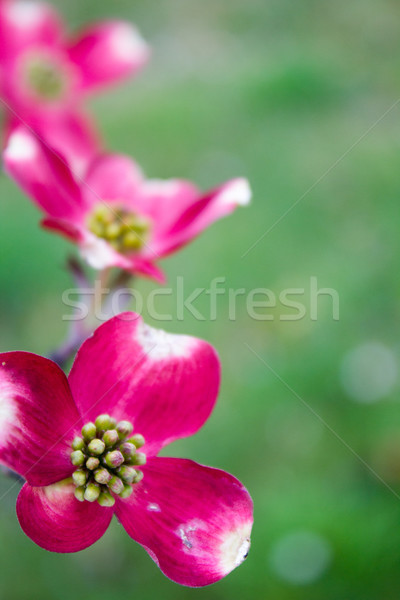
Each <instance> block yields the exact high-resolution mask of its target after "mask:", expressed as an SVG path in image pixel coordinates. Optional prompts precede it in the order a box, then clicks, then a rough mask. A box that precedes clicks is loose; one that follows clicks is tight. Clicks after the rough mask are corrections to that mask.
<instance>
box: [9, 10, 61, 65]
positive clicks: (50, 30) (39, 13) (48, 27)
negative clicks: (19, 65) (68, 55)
mask: <svg viewBox="0 0 400 600" xmlns="http://www.w3.org/2000/svg"><path fill="white" fill-rule="evenodd" d="M62 36H63V26H62V24H61V21H60V18H59V16H58V14H57V13H56V11H55V10H54V9H53V8H52V7H51V6H50V5H49V4H45V3H44V2H33V1H27V0H20V1H19V0H17V1H10V0H2V1H1V2H0V38H1V46H0V57H1V59H2V60H4V59H12V58H14V56H15V55H16V54H17V53H19V52H21V51H23V50H24V49H25V48H29V47H31V46H37V45H41V46H43V45H44V46H57V45H58V44H60V43H61V40H62Z"/></svg>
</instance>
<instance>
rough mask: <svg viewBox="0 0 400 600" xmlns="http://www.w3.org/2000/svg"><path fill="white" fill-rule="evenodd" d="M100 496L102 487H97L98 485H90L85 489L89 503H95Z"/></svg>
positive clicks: (85, 496)
mask: <svg viewBox="0 0 400 600" xmlns="http://www.w3.org/2000/svg"><path fill="white" fill-rule="evenodd" d="M99 496H100V487H99V486H98V485H97V483H89V484H88V485H87V486H86V489H85V494H84V498H85V500H87V501H88V502H95V501H96V500H97V498H98V497H99Z"/></svg>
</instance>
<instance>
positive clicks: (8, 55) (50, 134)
mask: <svg viewBox="0 0 400 600" xmlns="http://www.w3.org/2000/svg"><path fill="white" fill-rule="evenodd" d="M148 56H149V49H148V46H147V45H146V43H145V42H144V41H143V39H142V38H141V37H140V35H139V33H138V32H137V30H136V29H135V28H134V27H133V26H132V25H130V24H128V23H125V22H123V21H109V22H103V23H98V24H95V25H92V26H90V27H89V28H88V29H86V30H84V31H82V32H81V33H80V34H79V35H78V36H77V37H76V38H74V39H71V38H69V37H68V36H67V34H66V32H65V28H64V26H63V23H62V21H61V19H60V17H59V15H58V14H57V13H56V11H55V10H54V9H53V7H51V6H50V5H48V4H45V3H42V2H33V1H32V2H31V1H21V0H2V2H0V95H1V97H2V99H3V107H4V108H5V109H6V115H7V123H6V132H10V131H12V130H13V128H14V127H15V126H16V125H18V124H20V123H21V122H22V123H25V124H27V125H28V126H29V127H31V128H32V129H33V130H34V131H35V132H36V133H37V134H38V135H39V136H42V137H43V138H44V139H45V140H46V141H47V142H48V143H49V144H50V145H51V146H53V147H54V148H55V149H57V150H59V151H60V152H61V154H62V155H63V156H65V157H67V158H68V159H69V161H70V162H71V164H72V165H73V168H74V170H75V171H77V172H81V171H82V168H83V165H84V164H85V163H86V160H87V158H88V156H91V155H92V154H93V153H94V152H95V151H96V149H97V148H98V145H99V140H98V138H97V134H96V131H95V129H94V127H93V124H92V122H91V120H90V119H89V117H88V116H87V115H86V114H85V113H84V112H83V110H82V100H83V98H84V97H85V96H86V95H87V94H88V93H90V92H93V91H96V90H98V89H99V88H101V87H102V86H105V85H109V84H113V83H115V82H117V81H119V80H121V79H123V78H126V77H128V76H129V75H132V74H133V73H135V72H136V71H137V70H138V69H140V68H141V67H142V66H143V65H144V64H145V62H146V61H147V59H148Z"/></svg>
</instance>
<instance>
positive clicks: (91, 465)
mask: <svg viewBox="0 0 400 600" xmlns="http://www.w3.org/2000/svg"><path fill="white" fill-rule="evenodd" d="M99 464H100V461H99V459H98V458H95V457H94V456H91V457H90V458H88V459H87V461H86V466H87V468H88V469H90V470H91V471H94V470H95V469H97V467H98V466H99Z"/></svg>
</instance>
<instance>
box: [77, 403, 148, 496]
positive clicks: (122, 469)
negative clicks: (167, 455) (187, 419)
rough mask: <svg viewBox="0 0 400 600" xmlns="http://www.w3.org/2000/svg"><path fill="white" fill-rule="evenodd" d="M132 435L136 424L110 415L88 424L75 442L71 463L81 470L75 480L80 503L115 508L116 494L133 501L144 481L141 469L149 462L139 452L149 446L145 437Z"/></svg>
mask: <svg viewBox="0 0 400 600" xmlns="http://www.w3.org/2000/svg"><path fill="white" fill-rule="evenodd" d="M132 432H133V425H132V423H130V422H129V421H119V422H118V423H117V421H116V420H115V419H113V418H112V417H110V416H109V415H100V416H99V417H97V419H96V421H95V422H94V423H86V425H84V427H83V428H82V437H79V436H78V437H76V438H75V439H74V441H73V442H72V450H73V452H72V453H71V462H72V464H73V465H74V466H75V467H77V469H76V471H74V473H73V474H72V479H73V482H74V484H75V486H76V489H75V497H76V499H77V500H79V501H80V502H83V501H84V500H87V501H88V502H96V500H97V502H98V503H99V504H100V505H101V506H113V505H114V504H115V498H114V497H113V495H112V494H116V495H117V496H119V497H120V498H129V496H130V495H131V494H132V492H133V485H134V484H135V483H139V481H141V480H142V478H143V472H142V471H140V470H139V469H138V467H140V466H141V465H144V464H145V463H146V455H145V454H143V452H138V449H139V448H141V447H142V446H143V444H144V443H145V440H144V437H143V436H142V435H140V433H136V434H134V435H132Z"/></svg>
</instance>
